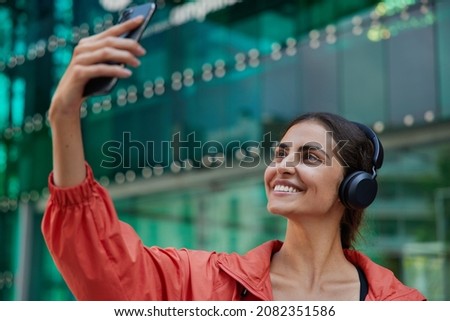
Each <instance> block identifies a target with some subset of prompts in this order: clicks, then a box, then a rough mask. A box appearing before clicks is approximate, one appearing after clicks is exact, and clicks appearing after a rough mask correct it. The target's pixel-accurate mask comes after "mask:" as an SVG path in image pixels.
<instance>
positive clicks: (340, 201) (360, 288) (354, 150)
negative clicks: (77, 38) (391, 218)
mask: <svg viewBox="0 0 450 321" xmlns="http://www.w3.org/2000/svg"><path fill="white" fill-rule="evenodd" d="M141 22H142V18H138V19H134V20H130V21H128V22H125V23H123V24H120V25H117V26H114V27H112V28H110V29H108V30H106V31H104V32H102V33H100V34H98V35H95V36H92V37H89V38H86V39H83V40H82V41H81V42H80V43H79V45H78V46H77V47H76V48H75V50H74V54H73V57H72V61H71V63H70V64H69V66H68V68H67V70H66V72H65V74H64V76H63V78H62V79H61V81H60V83H59V85H58V88H57V90H56V92H55V94H54V96H53V99H52V103H51V106H50V110H49V121H50V124H51V128H52V142H53V162H54V164H53V166H54V167H53V172H52V173H51V175H50V177H49V188H50V199H49V202H48V206H47V209H46V212H45V215H44V219H43V222H42V231H43V234H44V238H45V241H46V243H47V245H48V248H49V250H50V253H51V255H52V257H53V258H54V261H55V263H56V265H57V267H58V269H59V270H60V272H61V273H62V275H63V277H64V279H65V281H66V282H67V284H68V286H69V288H70V289H71V291H72V292H73V294H74V295H75V297H76V298H77V299H79V300H425V298H424V297H423V295H422V294H420V293H419V292H418V291H417V290H415V289H412V288H409V287H406V286H405V285H403V284H402V283H401V282H400V281H398V280H397V279H396V278H395V277H394V275H393V274H392V272H390V271H389V270H387V269H385V268H383V267H381V266H378V265H376V264H375V263H373V262H372V261H370V260H369V259H368V258H367V257H366V256H364V255H363V254H361V253H359V252H357V251H354V250H350V247H351V245H352V242H353V240H354V238H355V235H356V233H357V230H358V226H359V223H360V221H361V216H362V209H361V208H360V207H361V206H359V204H358V202H356V205H355V204H353V203H354V202H352V201H351V202H349V201H348V199H347V195H346V193H347V191H346V189H342V184H343V181H344V182H345V180H346V179H347V178H348V177H349V175H352V173H353V172H354V171H362V172H364V173H366V174H367V175H368V176H369V180H370V179H372V178H373V177H372V176H373V175H371V174H369V173H370V172H371V170H372V168H378V167H379V165H380V164H381V163H380V164H376V163H377V161H376V160H374V159H372V158H374V156H373V155H374V153H375V151H374V148H373V147H372V144H371V140H372V141H374V140H373V137H372V138H370V137H369V138H368V137H367V134H366V133H364V132H363V131H361V129H360V128H359V127H358V126H356V125H355V124H353V123H351V122H348V121H346V120H345V119H343V118H341V117H338V116H336V115H331V114H311V115H306V116H302V117H301V118H299V119H296V120H295V121H294V122H293V123H292V124H291V125H290V126H289V127H288V130H287V131H286V133H285V134H284V136H283V139H282V141H281V143H280V145H279V147H278V148H277V151H276V155H275V160H274V162H273V164H271V165H270V166H268V168H267V170H266V172H265V176H264V179H265V186H266V192H267V197H268V209H269V211H270V212H272V213H274V214H278V215H281V216H283V217H285V218H286V219H287V229H286V237H285V240H284V242H281V241H278V240H273V241H269V242H266V243H264V244H262V245H260V246H258V247H256V248H255V249H253V250H251V251H249V252H248V253H247V254H245V255H238V254H235V253H234V254H227V253H215V252H206V251H193V250H186V249H181V250H176V249H173V248H167V249H162V248H158V247H146V246H144V245H143V244H142V242H141V240H140V238H139V237H138V236H137V235H136V233H135V232H134V230H133V229H132V228H131V227H130V226H128V225H127V224H125V223H123V222H121V221H119V220H118V218H117V215H116V213H115V209H114V207H113V204H112V202H111V199H110V197H109V196H108V194H107V192H106V191H105V189H104V188H102V187H101V186H100V185H99V184H98V183H97V182H96V181H95V180H94V178H93V174H92V171H91V169H90V167H89V165H88V164H87V163H86V162H85V159H84V153H83V143H82V136H81V128H80V114H79V113H80V105H81V103H82V101H83V99H84V98H83V89H84V85H85V84H86V82H87V81H88V80H89V79H91V78H93V77H98V76H108V77H120V78H124V77H128V76H129V75H130V74H131V72H130V71H129V70H127V69H125V68H124V67H122V66H120V65H131V66H138V65H139V61H138V59H137V57H139V56H141V55H143V54H144V53H145V50H144V49H143V48H142V47H141V46H140V45H139V44H138V43H136V42H135V41H133V40H129V39H123V38H121V37H120V35H121V34H123V33H125V32H126V31H128V30H131V29H134V28H135V27H136V26H138V25H139V24H140V23H141ZM104 61H115V62H118V63H119V64H120V65H111V64H102V62H104ZM378 152H379V151H378ZM380 157H381V159H382V155H381V156H380ZM376 158H377V157H376ZM350 190H351V189H350ZM349 193H351V191H350V192H349ZM340 194H341V195H340ZM360 194H361V193H360ZM370 201H371V200H369V203H370ZM354 205H355V206H354ZM364 206H365V205H364Z"/></svg>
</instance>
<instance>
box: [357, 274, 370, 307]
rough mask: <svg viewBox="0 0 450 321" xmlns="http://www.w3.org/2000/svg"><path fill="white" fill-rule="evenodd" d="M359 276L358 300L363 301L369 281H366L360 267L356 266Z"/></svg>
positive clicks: (367, 290) (367, 291)
mask: <svg viewBox="0 0 450 321" xmlns="http://www.w3.org/2000/svg"><path fill="white" fill-rule="evenodd" d="M356 270H357V271H358V276H359V283H360V290H359V301H365V300H366V296H367V293H369V283H368V282H367V278H366V275H365V274H364V272H363V270H362V269H361V268H360V267H358V266H357V267H356Z"/></svg>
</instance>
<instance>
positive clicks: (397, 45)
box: [0, 0, 450, 300]
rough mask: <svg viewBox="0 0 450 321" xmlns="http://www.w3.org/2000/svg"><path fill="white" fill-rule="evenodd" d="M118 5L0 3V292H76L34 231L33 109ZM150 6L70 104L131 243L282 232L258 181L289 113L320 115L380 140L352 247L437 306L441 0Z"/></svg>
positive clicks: (43, 165) (442, 208)
mask: <svg viewBox="0 0 450 321" xmlns="http://www.w3.org/2000/svg"><path fill="white" fill-rule="evenodd" d="M128 2H129V1H111V0H110V1H106V0H99V1H87V0H80V1H76V2H75V1H72V0H43V1H42V0H41V1H35V0H33V1H25V0H16V1H8V0H0V19H1V21H2V23H1V24H0V251H1V252H0V253H1V255H0V300H72V299H73V297H72V295H71V293H70V291H69V290H68V289H67V287H66V285H65V283H64V281H63V280H62V278H61V276H60V274H59V272H58V271H57V269H56V267H55V265H54V263H53V261H52V259H51V257H50V255H49V253H48V251H47V248H46V246H45V244H44V241H43V238H42V235H41V231H40V223H41V219H42V214H43V212H44V209H45V204H46V200H47V197H48V189H47V178H48V174H49V173H50V171H51V167H52V164H51V141H50V137H51V132H50V129H49V127H48V122H47V120H46V112H47V109H48V106H49V104H50V99H51V95H52V93H53V91H54V88H55V86H56V85H57V82H58V80H59V78H60V77H61V75H62V73H63V72H64V70H65V68H66V66H67V64H68V63H69V61H70V58H71V53H72V50H73V48H74V46H76V44H77V42H78V41H79V40H80V39H81V38H83V37H86V36H88V35H92V34H94V33H98V32H100V31H101V30H104V29H105V28H108V27H110V26H111V25H112V24H113V23H114V22H115V21H117V17H118V12H120V10H122V9H123V8H124V7H125V6H126V5H128ZM142 2H144V1H135V2H134V3H137V4H139V3H142ZM157 4H158V10H157V13H156V15H155V16H154V19H153V20H152V21H151V23H150V25H149V27H148V28H147V30H146V32H145V34H144V36H143V39H142V41H141V43H142V45H143V46H144V47H145V48H146V49H147V52H148V54H147V55H146V56H145V57H144V58H143V59H142V65H141V66H140V67H139V68H138V69H135V70H134V73H133V76H132V77H131V78H130V79H127V80H120V81H119V82H118V84H117V85H116V87H115V88H114V90H113V91H112V92H111V94H110V95H105V96H98V97H92V98H90V99H88V100H86V102H85V103H84V105H83V106H82V108H81V117H82V123H83V135H84V142H85V149H86V157H87V160H88V162H89V163H90V165H91V166H92V168H93V170H94V173H95V176H96V178H97V179H98V180H99V182H100V183H101V184H102V185H104V186H106V187H107V188H108V190H109V191H110V193H111V196H112V197H113V199H114V202H115V205H116V208H117V211H118V214H119V217H120V218H121V219H122V220H124V221H126V222H128V223H129V224H131V225H132V226H133V227H134V228H135V229H136V231H137V232H138V234H139V235H140V236H141V237H142V239H143V241H144V243H145V244H147V245H159V246H163V247H166V246H170V247H186V248H196V249H205V250H216V251H227V252H232V251H236V252H240V253H244V252H246V251H247V250H249V249H251V248H252V247H254V246H256V245H258V244H260V243H261V242H264V241H266V240H269V239H273V238H279V239H282V238H283V236H284V228H285V221H284V219H282V218H280V217H275V216H273V215H271V214H269V213H268V212H267V209H266V197H265V191H264V185H263V181H262V178H263V173H264V168H265V166H266V165H267V164H268V162H269V159H270V154H271V150H272V147H273V145H274V144H275V143H276V141H277V139H279V135H280V133H281V132H282V129H283V127H284V126H285V125H286V124H287V122H288V121H289V120H291V119H292V118H294V117H295V116H297V115H299V114H301V113H304V112H308V111H328V112H334V113H338V114H341V115H343V116H345V117H347V118H349V119H352V120H355V121H359V122H362V123H365V124H367V125H369V126H371V127H372V128H373V129H374V130H375V131H376V132H377V133H378V134H379V136H380V139H381V141H382V142H383V145H384V147H385V162H384V165H383V167H382V169H381V170H380V171H379V176H378V181H379V194H378V197H377V199H376V201H375V202H374V204H373V205H372V206H370V207H369V208H368V209H367V211H366V220H365V225H364V229H363V231H362V237H361V239H360V240H359V241H358V245H357V248H358V249H361V250H363V251H364V252H365V253H367V254H368V255H369V256H370V257H371V258H372V259H373V260H374V261H376V262H378V263H380V264H383V265H385V266H387V267H388V268H390V269H392V270H393V271H394V273H395V274H396V275H397V276H398V277H399V278H400V279H401V280H402V281H403V282H405V283H407V284H408V285H410V286H412V287H417V288H418V289H420V290H421V291H422V292H423V293H424V294H425V295H426V296H427V297H428V298H429V299H430V300H449V299H450V290H449V289H450V282H449V281H448V279H449V276H450V261H449V244H450V231H448V228H449V225H450V223H449V222H450V91H449V90H448V89H446V88H450V37H448V35H447V36H446V34H447V33H448V32H447V30H449V28H450V1H447V0H385V1H381V2H379V1H370V0H357V1H356V0H352V1H334V0H322V1H311V0H288V1H286V0H285V1H276V0H270V1H269V0H267V1H266V0H261V1H250V0H249V1H247V0H241V1H238V0H208V1H200V0H198V1H168V0H167V1H164V0H158V1H157Z"/></svg>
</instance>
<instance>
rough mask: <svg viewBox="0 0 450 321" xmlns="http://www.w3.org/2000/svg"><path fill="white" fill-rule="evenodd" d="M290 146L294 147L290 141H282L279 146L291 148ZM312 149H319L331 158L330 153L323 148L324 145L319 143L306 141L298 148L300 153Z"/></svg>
mask: <svg viewBox="0 0 450 321" xmlns="http://www.w3.org/2000/svg"><path fill="white" fill-rule="evenodd" d="M290 147H292V144H290V143H280V144H279V145H278V148H282V149H289V148H290ZM310 150H314V151H319V152H321V153H322V154H323V155H325V157H326V158H327V159H328V160H330V155H328V154H327V152H326V151H325V150H324V149H323V148H322V145H321V144H319V143H313V142H310V143H306V144H304V145H302V146H300V147H299V148H298V150H297V152H299V153H304V152H305V151H306V152H307V151H310Z"/></svg>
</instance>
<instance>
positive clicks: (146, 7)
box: [83, 2, 156, 97]
mask: <svg viewBox="0 0 450 321" xmlns="http://www.w3.org/2000/svg"><path fill="white" fill-rule="evenodd" d="M155 11H156V4H155V3H154V2H149V3H146V4H143V5H138V6H133V7H129V8H127V9H125V10H124V11H123V12H122V14H121V16H120V18H119V21H118V23H123V22H125V21H127V20H130V19H133V18H135V17H138V16H143V17H144V21H143V22H142V24H141V25H140V26H139V27H138V28H136V29H134V30H132V31H130V32H127V33H125V34H124V35H122V36H121V37H123V38H128V39H134V40H136V41H139V40H140V39H141V37H142V34H143V33H144V30H145V28H146V27H147V25H148V23H149V22H150V19H151V18H152V17H153V14H154V13H155ZM106 63H111V64H114V62H106ZM117 80H118V78H110V77H97V78H92V79H91V80H89V81H88V82H87V83H86V86H85V88H84V92H83V96H84V97H87V96H93V95H104V94H107V93H108V92H110V91H111V90H112V89H113V87H114V86H115V85H116V83H117Z"/></svg>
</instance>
